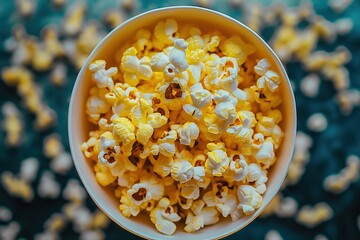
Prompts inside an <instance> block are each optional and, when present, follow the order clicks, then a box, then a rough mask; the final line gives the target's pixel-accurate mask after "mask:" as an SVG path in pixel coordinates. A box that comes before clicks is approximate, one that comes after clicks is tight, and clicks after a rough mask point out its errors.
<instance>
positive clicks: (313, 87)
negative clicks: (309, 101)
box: [300, 74, 320, 97]
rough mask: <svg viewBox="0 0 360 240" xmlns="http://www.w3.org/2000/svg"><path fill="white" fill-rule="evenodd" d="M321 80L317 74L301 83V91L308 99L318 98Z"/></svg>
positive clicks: (309, 76) (311, 75)
mask: <svg viewBox="0 0 360 240" xmlns="http://www.w3.org/2000/svg"><path fill="white" fill-rule="evenodd" d="M319 86H320V78H319V76H318V75H316V74H310V75H308V76H306V77H305V78H303V80H301V82H300V89H301V91H302V93H303V94H304V95H305V96H307V97H316V95H317V94H318V92H319Z"/></svg>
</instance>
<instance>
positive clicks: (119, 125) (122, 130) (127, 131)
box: [112, 117, 135, 145]
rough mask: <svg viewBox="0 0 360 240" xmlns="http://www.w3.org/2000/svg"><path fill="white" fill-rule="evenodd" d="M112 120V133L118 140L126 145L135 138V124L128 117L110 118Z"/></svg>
mask: <svg viewBox="0 0 360 240" xmlns="http://www.w3.org/2000/svg"><path fill="white" fill-rule="evenodd" d="M112 122H113V123H114V128H113V134H114V137H115V138H116V139H117V140H118V141H120V142H123V143H124V144H125V145H126V144H128V143H130V142H131V141H133V140H135V133H134V132H135V126H134V125H133V124H132V122H131V121H130V120H129V119H127V118H125V117H119V118H115V119H114V120H112Z"/></svg>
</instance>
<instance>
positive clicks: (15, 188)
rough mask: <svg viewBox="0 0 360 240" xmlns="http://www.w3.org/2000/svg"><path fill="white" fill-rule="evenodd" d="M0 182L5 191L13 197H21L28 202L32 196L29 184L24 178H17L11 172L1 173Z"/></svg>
mask: <svg viewBox="0 0 360 240" xmlns="http://www.w3.org/2000/svg"><path fill="white" fill-rule="evenodd" d="M1 183H2V184H3V186H4V188H5V189H6V191H7V192H8V193H9V194H11V195H13V196H15V197H19V198H22V199H23V200H24V201H26V202H30V201H31V200H32V199H33V198H34V192H33V189H32V188H31V185H30V184H29V183H27V182H26V181H25V180H22V179H19V178H17V177H16V176H14V175H13V174H12V173H11V172H3V173H2V174H1Z"/></svg>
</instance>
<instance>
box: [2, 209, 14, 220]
mask: <svg viewBox="0 0 360 240" xmlns="http://www.w3.org/2000/svg"><path fill="white" fill-rule="evenodd" d="M12 216H13V214H12V212H11V211H10V209H8V208H7V207H3V206H0V221H2V222H8V221H10V220H11V219H12Z"/></svg>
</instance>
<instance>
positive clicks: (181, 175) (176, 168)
mask: <svg viewBox="0 0 360 240" xmlns="http://www.w3.org/2000/svg"><path fill="white" fill-rule="evenodd" d="M193 174H194V167H193V166H192V165H191V163H190V162H188V161H186V160H179V161H175V162H174V165H173V167H172V169H171V176H172V177H173V178H174V179H175V180H176V181H178V182H180V183H185V182H187V181H189V180H190V179H191V178H192V177H193Z"/></svg>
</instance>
